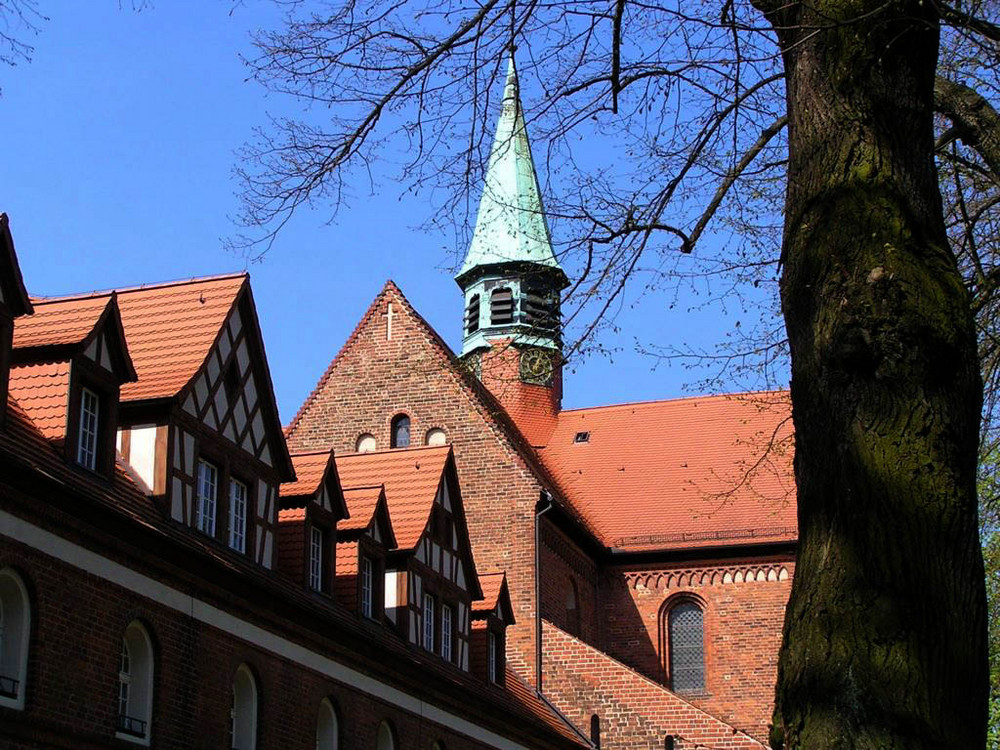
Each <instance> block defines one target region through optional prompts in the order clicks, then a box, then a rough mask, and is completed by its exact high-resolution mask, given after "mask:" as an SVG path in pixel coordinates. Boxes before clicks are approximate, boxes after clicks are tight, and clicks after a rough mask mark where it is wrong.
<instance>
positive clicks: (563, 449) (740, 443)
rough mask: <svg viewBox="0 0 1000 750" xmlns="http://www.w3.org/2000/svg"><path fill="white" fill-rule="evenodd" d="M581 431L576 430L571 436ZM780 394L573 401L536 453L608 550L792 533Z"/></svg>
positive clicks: (786, 408)
mask: <svg viewBox="0 0 1000 750" xmlns="http://www.w3.org/2000/svg"><path fill="white" fill-rule="evenodd" d="M578 436H579V437H578ZM791 437H792V425H791V405H790V402H789V399H788V395H787V393H784V392H771V393H750V394H740V395H734V396H706V397H699V398H686V399H678V400H674V401H654V402H649V403H639V404H621V405H617V406H603V407H595V408H590V409H572V410H567V411H564V412H562V413H561V414H560V415H559V424H558V425H557V427H556V429H555V430H554V431H553V433H552V436H551V437H550V438H549V441H548V445H547V446H546V447H545V448H544V449H543V450H541V451H540V455H541V458H542V460H543V461H544V463H545V465H546V466H547V467H548V468H549V470H550V471H551V472H552V474H553V475H554V476H555V477H556V478H557V481H558V482H559V484H560V486H561V487H562V489H563V491H564V493H565V494H566V496H567V497H568V498H569V499H570V502H571V503H572V504H573V506H574V507H575V508H576V509H577V510H578V511H579V512H580V513H581V515H583V517H584V518H585V519H586V520H587V522H588V524H589V525H590V526H591V528H593V529H595V530H596V532H597V533H598V534H599V535H600V537H601V541H602V542H603V543H604V544H605V545H606V546H608V547H610V548H612V549H625V550H635V551H639V550H670V549H684V548H694V547H715V546H732V545H744V544H757V543H762V542H778V541H794V540H795V539H796V536H797V532H796V513H795V503H794V491H795V484H794V478H793V474H792V441H791Z"/></svg>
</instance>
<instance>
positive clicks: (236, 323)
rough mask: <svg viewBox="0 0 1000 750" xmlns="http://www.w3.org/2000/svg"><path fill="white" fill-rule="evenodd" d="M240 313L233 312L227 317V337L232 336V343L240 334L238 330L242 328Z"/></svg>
mask: <svg viewBox="0 0 1000 750" xmlns="http://www.w3.org/2000/svg"><path fill="white" fill-rule="evenodd" d="M239 313H240V311H239V310H238V309H237V310H233V314H232V315H230V316H229V335H230V336H232V339H233V341H236V337H237V336H238V335H239V333H240V328H242V327H243V321H242V320H241V319H240V314H239Z"/></svg>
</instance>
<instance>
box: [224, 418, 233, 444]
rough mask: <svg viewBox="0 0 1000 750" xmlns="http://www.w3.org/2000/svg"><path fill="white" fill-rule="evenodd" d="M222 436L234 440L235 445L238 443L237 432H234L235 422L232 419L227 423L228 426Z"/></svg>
mask: <svg viewBox="0 0 1000 750" xmlns="http://www.w3.org/2000/svg"><path fill="white" fill-rule="evenodd" d="M222 434H223V435H225V436H226V437H227V438H229V439H230V440H232V441H233V443H236V432H235V431H234V430H233V420H231V419H230V420H229V421H228V422H226V426H225V428H223V430H222Z"/></svg>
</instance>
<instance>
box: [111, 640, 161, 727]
mask: <svg viewBox="0 0 1000 750" xmlns="http://www.w3.org/2000/svg"><path fill="white" fill-rule="evenodd" d="M152 715H153V644H152V642H151V641H150V640H149V634H148V633H147V632H146V629H145V628H144V627H143V626H142V625H141V624H140V623H139V622H133V623H131V624H129V626H128V627H127V628H126V629H125V635H124V636H123V637H122V650H121V655H120V657H119V664H118V731H117V735H118V736H119V737H122V738H124V739H131V740H140V741H142V742H144V743H148V742H149V734H150V719H151V718H152Z"/></svg>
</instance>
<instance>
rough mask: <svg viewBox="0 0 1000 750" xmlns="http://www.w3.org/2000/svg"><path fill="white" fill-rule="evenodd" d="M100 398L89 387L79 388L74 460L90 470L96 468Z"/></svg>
mask: <svg viewBox="0 0 1000 750" xmlns="http://www.w3.org/2000/svg"><path fill="white" fill-rule="evenodd" d="M100 405H101V400H100V398H99V397H98V395H97V394H96V393H94V392H93V391H92V390H90V389H89V388H81V389H80V434H79V440H78V441H77V450H76V462H77V463H78V464H80V466H82V467H83V468H85V469H89V470H90V471H96V470H97V428H98V423H99V417H98V414H99V413H100Z"/></svg>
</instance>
